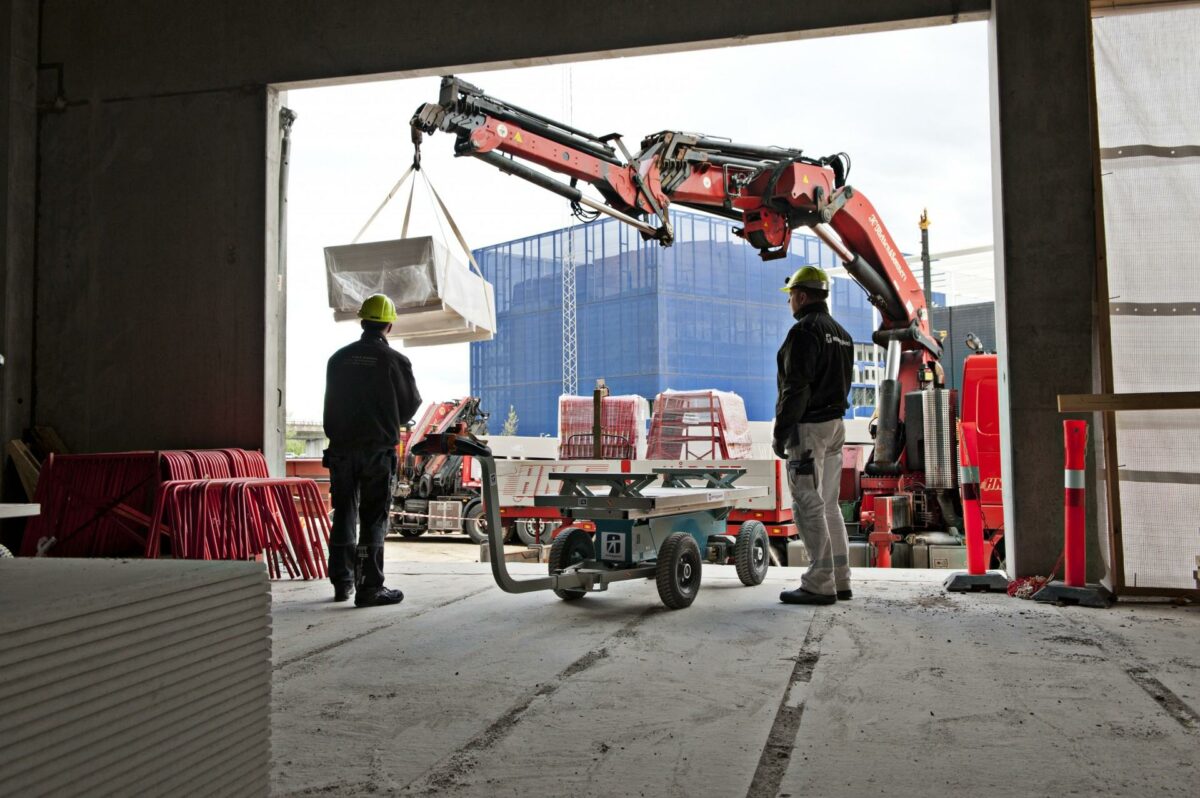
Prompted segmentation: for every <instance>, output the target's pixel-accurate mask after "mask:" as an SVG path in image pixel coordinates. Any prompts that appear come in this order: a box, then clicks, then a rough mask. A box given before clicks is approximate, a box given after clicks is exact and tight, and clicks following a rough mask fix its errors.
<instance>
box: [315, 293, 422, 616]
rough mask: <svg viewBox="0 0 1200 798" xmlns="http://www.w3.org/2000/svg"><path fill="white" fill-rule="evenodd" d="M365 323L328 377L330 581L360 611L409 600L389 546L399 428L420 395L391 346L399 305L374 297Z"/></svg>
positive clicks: (363, 311) (337, 595) (336, 596)
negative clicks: (390, 584) (390, 581)
mask: <svg viewBox="0 0 1200 798" xmlns="http://www.w3.org/2000/svg"><path fill="white" fill-rule="evenodd" d="M358 317H359V319H361V322H360V323H361V325H362V330H363V332H362V337H361V338H360V339H359V340H357V341H355V342H354V343H352V344H350V345H349V346H344V347H342V348H341V349H339V350H338V351H337V352H335V353H334V354H333V357H331V358H329V366H328V368H327V370H326V374H325V418H324V424H325V435H326V437H328V438H329V448H328V449H326V450H325V461H324V464H325V465H326V467H328V468H329V494H330V499H331V500H332V502H333V529H332V534H331V536H330V539H329V579H330V581H332V582H333V600H334V601H346V600H347V599H348V598H350V594H351V593H355V592H356V591H357V595H355V597H354V604H355V606H358V607H373V606H382V605H385V604H399V603H400V602H401V601H402V600H403V599H404V594H403V593H401V592H400V591H399V590H391V589H388V588H386V587H384V586H383V543H384V539H385V538H386V537H387V532H388V523H389V518H390V510H391V505H392V487H393V485H394V482H395V478H396V468H397V465H398V463H397V456H396V445H397V444H398V443H399V442H400V426H401V425H402V424H405V423H411V419H412V416H413V413H415V412H416V411H417V408H419V407H420V406H421V395H420V393H418V392H417V384H416V381H415V380H414V379H413V373H412V363H410V362H409V360H408V358H406V357H405V356H404V355H402V354H400V353H399V352H397V351H396V350H394V349H392V347H391V346H389V345H388V342H387V334H388V333H389V332H391V331H392V322H394V321H395V320H396V306H395V305H394V304H392V300H391V299H389V298H388V297H386V296H384V295H383V294H374V295H372V296H369V297H367V298H366V299H365V300H364V301H363V303H362V307H361V308H360V309H359V311H358ZM356 521H357V525H358V531H357V535H356V534H355V522H356ZM356 542H357V548H356Z"/></svg>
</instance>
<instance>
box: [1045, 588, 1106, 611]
mask: <svg viewBox="0 0 1200 798" xmlns="http://www.w3.org/2000/svg"><path fill="white" fill-rule="evenodd" d="M1033 600H1034V601H1040V602H1042V603H1044V604H1077V605H1079V606H1080V607H1095V608H1096V609H1101V610H1104V609H1108V608H1109V607H1110V606H1112V603H1113V596H1112V594H1111V593H1109V592H1108V591H1107V590H1105V589H1104V588H1102V587H1099V586H1088V587H1070V586H1068V585H1065V584H1063V583H1062V582H1051V583H1050V584H1048V585H1046V586H1045V587H1044V588H1042V589H1041V590H1039V591H1038V592H1037V593H1034V594H1033Z"/></svg>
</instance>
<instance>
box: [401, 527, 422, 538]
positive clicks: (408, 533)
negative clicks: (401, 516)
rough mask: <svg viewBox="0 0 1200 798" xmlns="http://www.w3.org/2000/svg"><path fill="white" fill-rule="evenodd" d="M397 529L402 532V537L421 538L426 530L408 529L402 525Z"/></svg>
mask: <svg viewBox="0 0 1200 798" xmlns="http://www.w3.org/2000/svg"><path fill="white" fill-rule="evenodd" d="M396 531H397V532H399V533H400V537H402V538H419V537H421V535H424V534H425V532H426V530H424V529H406V528H404V527H400V528H399V529H397V530H396Z"/></svg>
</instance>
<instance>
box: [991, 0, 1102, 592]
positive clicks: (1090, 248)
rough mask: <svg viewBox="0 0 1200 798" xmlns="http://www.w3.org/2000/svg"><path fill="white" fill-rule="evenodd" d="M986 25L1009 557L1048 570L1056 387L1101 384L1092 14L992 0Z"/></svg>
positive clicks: (1058, 469)
mask: <svg viewBox="0 0 1200 798" xmlns="http://www.w3.org/2000/svg"><path fill="white" fill-rule="evenodd" d="M990 28H991V56H992V70H991V73H992V76H991V80H992V118H993V120H994V121H993V126H992V157H993V163H994V165H995V166H994V169H993V174H992V181H993V192H994V194H995V201H994V202H993V208H994V209H995V214H996V225H995V247H996V254H997V262H998V263H1002V264H1004V268H1003V272H1002V273H1001V274H999V275H997V279H996V335H997V338H998V341H997V350H998V353H999V378H1000V386H1001V391H1000V425H1001V430H1002V435H1003V440H1004V447H1005V448H1006V452H1005V453H1004V456H1003V457H1002V463H1003V468H1002V476H1003V480H1004V517H1005V530H1006V536H1007V541H1006V543H1007V563H1008V567H1009V570H1010V572H1012V573H1015V574H1017V575H1019V576H1026V575H1032V574H1048V573H1049V572H1050V570H1051V568H1053V567H1054V563H1055V561H1056V560H1057V559H1058V555H1059V552H1061V551H1062V517H1063V516H1062V509H1061V508H1062V463H1063V432H1062V421H1063V417H1062V415H1061V414H1060V413H1059V412H1058V405H1057V397H1058V395H1059V394H1063V393H1091V392H1092V390H1093V374H1094V369H1093V362H1092V358H1093V346H1092V337H1093V332H1092V331H1093V318H1094V315H1095V308H1094V302H1093V300H1094V294H1095V291H1094V288H1095V274H1096V263H1097V260H1096V241H1097V238H1096V217H1095V209H1096V202H1097V199H1098V197H1097V196H1096V189H1095V185H1094V182H1093V176H1094V170H1095V169H1096V168H1097V165H1098V160H1097V158H1098V153H1097V152H1096V151H1095V150H1094V130H1095V114H1094V108H1093V106H1092V91H1091V88H1090V76H1091V69H1092V66H1091V39H1092V36H1091V17H1090V12H1089V8H1088V4H1087V3H1086V2H1085V1H1084V0H1072V1H1071V2H1058V3H1029V2H1024V1H1023V0H995V2H994V3H993V9H992V17H991V22H990ZM1051 41H1052V42H1053V44H1052V46H1051V44H1050V42H1051ZM997 122H998V124H997ZM1097 437H1098V436H1097V434H1095V433H1093V436H1092V439H1093V440H1095V439H1096V438H1097ZM1089 484H1090V485H1093V486H1094V485H1095V482H1094V481H1090V482H1089ZM1095 497H1096V491H1095V490H1094V489H1090V490H1088V499H1089V502H1090V503H1091V507H1090V508H1089V516H1091V517H1092V518H1094V516H1095ZM1093 528H1094V527H1093ZM1089 537H1091V538H1092V539H1093V540H1094V538H1095V535H1091V536H1089ZM1089 559H1091V560H1092V562H1093V564H1095V563H1097V562H1098V558H1096V557H1094V556H1093V557H1091V558H1089ZM1093 575H1095V574H1093Z"/></svg>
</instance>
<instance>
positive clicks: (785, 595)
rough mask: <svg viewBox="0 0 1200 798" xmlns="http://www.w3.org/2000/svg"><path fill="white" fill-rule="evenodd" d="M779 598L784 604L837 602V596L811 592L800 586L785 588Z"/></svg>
mask: <svg viewBox="0 0 1200 798" xmlns="http://www.w3.org/2000/svg"><path fill="white" fill-rule="evenodd" d="M779 600H780V601H782V602H783V603H784V604H834V603H836V602H837V596H825V595H822V594H820V593H811V592H809V591H807V590H805V589H804V588H802V587H798V588H796V589H795V590H785V591H783V592H782V593H780V594H779Z"/></svg>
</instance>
